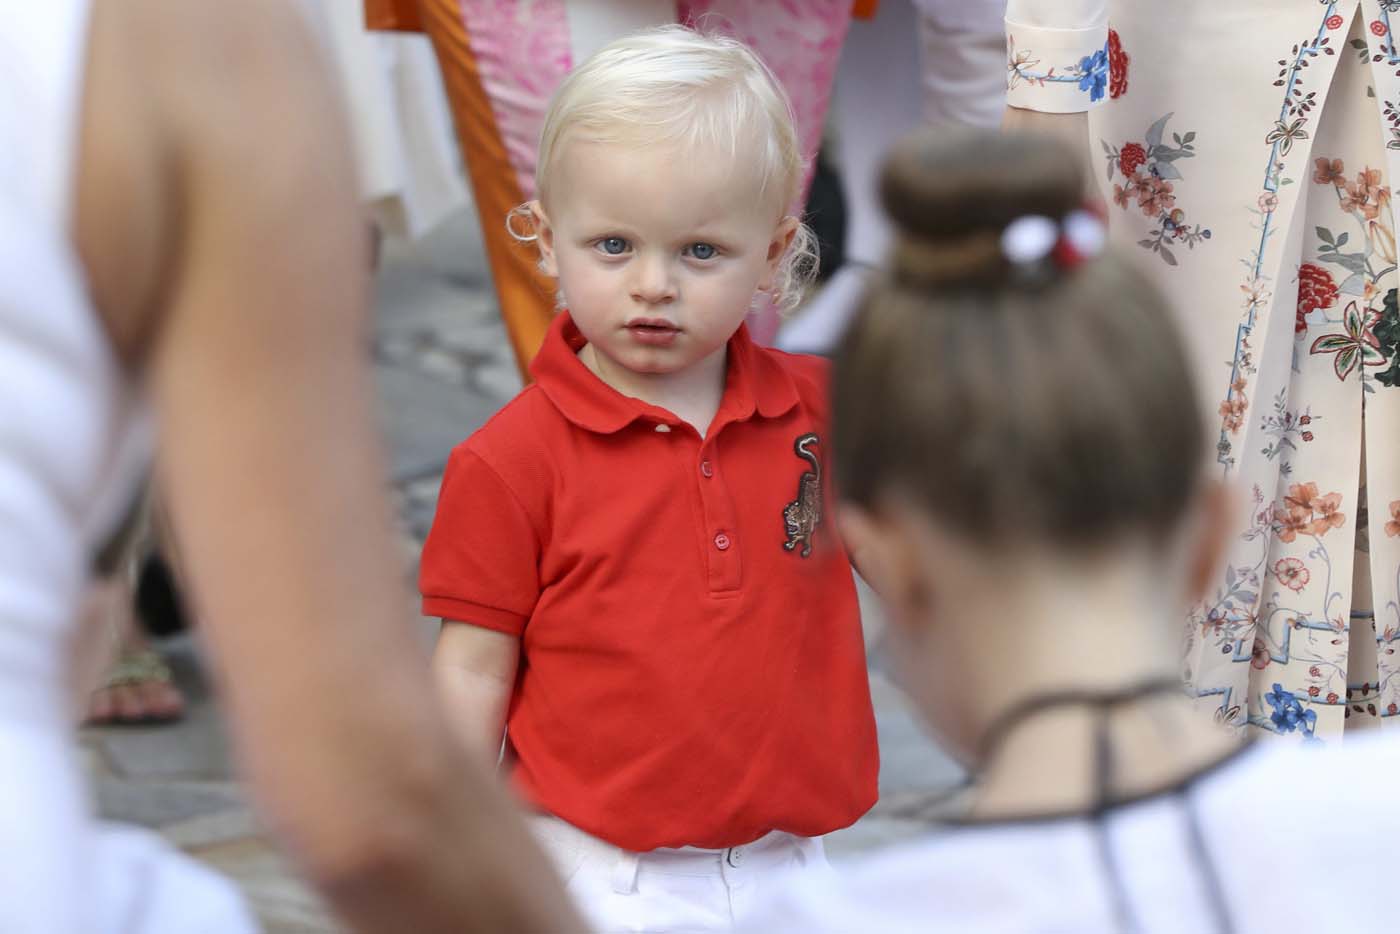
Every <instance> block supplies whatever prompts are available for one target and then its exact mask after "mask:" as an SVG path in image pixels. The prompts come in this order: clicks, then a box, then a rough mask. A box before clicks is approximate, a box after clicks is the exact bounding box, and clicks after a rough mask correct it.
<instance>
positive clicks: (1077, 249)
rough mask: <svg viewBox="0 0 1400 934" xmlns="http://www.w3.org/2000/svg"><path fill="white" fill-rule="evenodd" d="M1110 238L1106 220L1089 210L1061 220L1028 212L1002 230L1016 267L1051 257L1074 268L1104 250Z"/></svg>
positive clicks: (1064, 266) (1007, 252) (1006, 252)
mask: <svg viewBox="0 0 1400 934" xmlns="http://www.w3.org/2000/svg"><path fill="white" fill-rule="evenodd" d="M1106 239H1107V231H1106V230H1105V228H1104V224H1103V221H1102V220H1101V219H1099V217H1098V216H1097V215H1096V214H1094V213H1093V212H1092V211H1089V210H1087V209H1081V210H1077V211H1071V212H1070V213H1068V214H1066V215H1065V216H1064V218H1062V219H1061V220H1059V221H1056V220H1055V219H1054V218H1050V217H1045V216H1044V215H1041V214H1027V215H1025V216H1024V217H1018V218H1016V219H1015V220H1014V221H1012V222H1011V223H1009V224H1007V225H1006V228H1005V229H1004V230H1003V231H1002V233H1001V252H1002V255H1003V256H1005V257H1006V258H1007V260H1008V261H1010V262H1011V264H1012V265H1013V266H1030V265H1034V264H1038V263H1041V262H1043V261H1045V260H1047V259H1048V260H1050V262H1052V263H1054V264H1055V266H1056V267H1058V268H1060V269H1064V270H1070V269H1075V268H1078V267H1079V266H1082V265H1083V264H1084V263H1085V262H1086V261H1087V260H1090V259H1092V258H1094V257H1095V256H1098V255H1099V254H1100V253H1102V252H1103V247H1104V241H1105V240H1106Z"/></svg>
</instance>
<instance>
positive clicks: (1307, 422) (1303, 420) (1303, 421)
mask: <svg viewBox="0 0 1400 934" xmlns="http://www.w3.org/2000/svg"><path fill="white" fill-rule="evenodd" d="M1298 424H1300V425H1311V424H1312V416H1311V415H1304V416H1303V417H1302V418H1300V419H1298Z"/></svg>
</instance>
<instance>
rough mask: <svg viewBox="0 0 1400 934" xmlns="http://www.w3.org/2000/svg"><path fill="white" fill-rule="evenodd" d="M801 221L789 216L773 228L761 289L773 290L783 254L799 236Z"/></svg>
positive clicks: (759, 285) (760, 283) (760, 284)
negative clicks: (798, 230)
mask: <svg viewBox="0 0 1400 934" xmlns="http://www.w3.org/2000/svg"><path fill="white" fill-rule="evenodd" d="M801 223H802V222H801V221H799V220H798V219H797V218H795V217H793V216H792V215H791V214H789V215H788V216H787V217H784V218H783V219H782V220H780V221H778V226H777V227H775V228H773V239H772V240H769V241H768V257H767V262H768V267H767V268H766V269H765V270H764V273H763V281H761V282H759V284H758V287H759V289H771V288H772V287H773V280H774V279H776V278H777V277H778V266H779V265H780V264H781V263H782V261H783V254H785V253H786V252H787V251H788V247H790V246H792V238H793V237H795V236H797V228H798V227H799V226H800V225H801Z"/></svg>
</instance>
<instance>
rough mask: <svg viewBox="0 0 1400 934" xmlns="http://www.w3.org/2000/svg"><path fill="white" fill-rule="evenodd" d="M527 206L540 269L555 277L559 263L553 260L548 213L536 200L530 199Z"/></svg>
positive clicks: (552, 234) (552, 231) (552, 240)
mask: <svg viewBox="0 0 1400 934" xmlns="http://www.w3.org/2000/svg"><path fill="white" fill-rule="evenodd" d="M527 207H528V208H529V209H530V221H531V222H532V223H533V224H534V227H535V244H536V245H537V246H538V247H539V248H540V271H541V272H543V273H544V274H545V275H546V276H552V277H554V278H556V279H557V278H558V277H559V265H558V263H556V262H555V261H554V228H553V227H551V226H550V223H549V215H548V214H546V213H545V212H544V205H542V204H540V203H539V202H538V201H531V202H530V203H529V204H528V205H527Z"/></svg>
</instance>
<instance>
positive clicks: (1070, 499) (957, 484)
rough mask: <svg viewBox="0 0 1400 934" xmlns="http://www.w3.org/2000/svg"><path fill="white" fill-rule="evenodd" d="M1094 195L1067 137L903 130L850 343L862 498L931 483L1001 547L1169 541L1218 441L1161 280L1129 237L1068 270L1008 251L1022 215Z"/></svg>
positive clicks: (953, 524)
mask: <svg viewBox="0 0 1400 934" xmlns="http://www.w3.org/2000/svg"><path fill="white" fill-rule="evenodd" d="M1081 197H1082V189H1081V187H1080V173H1079V170H1078V168H1077V165H1076V163H1075V160H1074V158H1073V157H1072V156H1071V155H1070V153H1069V152H1068V151H1067V150H1066V149H1065V148H1064V147H1063V146H1061V145H1060V144H1059V143H1056V142H1054V141H1053V140H1043V141H1041V140H1031V139H1029V138H1025V137H1022V138H1016V137H1012V136H999V135H996V134H993V133H985V132H983V133H977V132H972V131H952V130H941V131H926V132H923V133H920V134H918V135H917V136H915V137H912V138H910V139H908V140H906V141H905V142H903V143H901V144H900V145H899V146H898V147H896V149H895V151H894V153H893V154H892V155H891V156H890V160H889V164H888V166H887V167H886V170H885V174H884V198H885V204H886V207H887V208H888V210H889V212H890V215H891V217H892V218H893V219H894V221H895V223H896V224H897V225H898V226H899V228H900V237H899V242H898V245H897V247H896V255H895V257H894V260H893V262H892V263H891V264H890V269H889V271H888V272H887V273H886V274H884V275H881V276H878V277H876V279H875V281H874V283H873V284H872V286H871V288H870V290H869V292H867V293H866V297H865V300H864V302H863V304H862V307H861V309H860V311H859V313H858V314H857V315H856V317H855V320H854V321H853V322H852V324H851V328H850V330H849V331H848V332H847V334H846V337H845V339H844V341H843V343H842V346H841V348H840V350H839V351H838V353H837V355H836V362H835V370H834V376H833V388H832V420H833V436H834V439H835V447H834V454H835V457H834V461H835V464H834V475H835V477H836V479H837V483H838V485H839V486H840V487H841V491H842V495H843V496H844V497H846V498H847V499H849V500H851V501H853V502H856V503H859V504H862V505H864V506H867V507H869V508H876V509H878V508H881V507H882V506H884V505H886V504H888V503H890V502H897V503H901V504H903V503H907V502H908V501H909V500H910V499H912V500H913V501H914V502H915V503H916V504H919V505H922V506H923V507H924V508H925V509H926V510H927V512H928V513H929V514H930V515H931V516H932V517H933V518H934V519H936V520H937V521H939V522H940V523H942V524H944V525H945V526H947V527H949V528H952V529H954V530H956V531H958V532H961V533H962V534H964V535H965V536H967V537H968V538H969V540H972V541H975V542H979V543H982V544H987V545H996V546H998V547H1019V546H1023V545H1028V544H1046V543H1049V544H1052V545H1054V546H1056V547H1061V548H1081V549H1090V548H1098V547H1104V546H1107V545H1111V544H1114V543H1117V542H1121V541H1123V540H1124V539H1127V538H1132V537H1138V538H1142V537H1146V538H1147V539H1149V540H1153V541H1159V542H1160V541H1162V540H1164V536H1166V535H1168V534H1169V533H1170V532H1171V531H1172V530H1173V529H1174V528H1175V527H1176V526H1177V524H1178V520H1179V519H1180V518H1181V516H1182V515H1184V513H1185V510H1186V507H1187V505H1188V503H1189V502H1190V500H1191V497H1192V495H1193V492H1194V490H1195V489H1196V483H1197V480H1198V477H1199V476H1200V468H1201V466H1202V465H1203V464H1204V462H1205V454H1206V447H1205V433H1204V427H1203V422H1202V413H1201V406H1200V405H1199V404H1198V402H1197V400H1196V394H1195V385H1194V378H1193V376H1192V370H1191V366H1190V361H1189V360H1188V358H1187V356H1186V352H1185V349H1184V346H1183V344H1182V342H1181V340H1180V338H1179V336H1178V334H1177V333H1176V328H1175V326H1174V324H1173V321H1172V316H1171V314H1170V312H1169V310H1168V308H1167V305H1166V302H1165V301H1164V298H1163V296H1162V294H1161V293H1160V292H1159V291H1158V290H1157V288H1156V287H1155V286H1154V285H1153V284H1152V283H1151V282H1150V281H1149V280H1148V279H1147V278H1146V277H1145V276H1144V275H1143V274H1142V273H1141V272H1140V271H1138V270H1137V269H1136V268H1135V267H1134V266H1133V264H1132V262H1131V261H1130V260H1128V259H1126V258H1125V257H1123V256H1122V255H1120V254H1118V253H1117V252H1115V251H1114V250H1113V249H1112V248H1111V247H1110V248H1107V249H1105V250H1104V251H1103V253H1102V255H1099V256H1097V257H1095V258H1094V259H1091V260H1089V261H1088V262H1085V263H1082V264H1080V265H1078V266H1075V267H1074V268H1073V272H1069V273H1067V272H1063V271H1061V269H1060V267H1058V266H1056V265H1055V264H1054V262H1053V261H1045V262H1041V263H1035V264H1030V267H1031V268H1028V267H1027V266H1026V265H1025V264H1016V265H1014V266H1013V264H1012V263H1010V262H1009V261H1008V260H1007V259H1006V258H1005V257H1004V256H1003V255H1002V253H1001V235H1002V232H1003V231H1004V230H1005V229H1006V226H1007V225H1008V224H1009V223H1010V222H1011V221H1013V220H1015V219H1017V218H1019V217H1024V216H1027V215H1042V216H1045V217H1050V218H1055V219H1057V220H1058V219H1063V218H1064V217H1065V216H1066V215H1067V214H1069V213H1070V212H1072V211H1073V210H1075V209H1076V208H1077V207H1078V206H1079V204H1080V203H1081ZM1036 268H1039V269H1041V270H1043V271H1044V273H1045V274H1044V275H1040V276H1035V275H1023V273H1033V272H1035V270H1036ZM1027 283H1033V284H1030V285H1028V284H1027ZM894 494H898V495H894ZM897 508H904V506H903V505H900V506H898V507H897Z"/></svg>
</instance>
